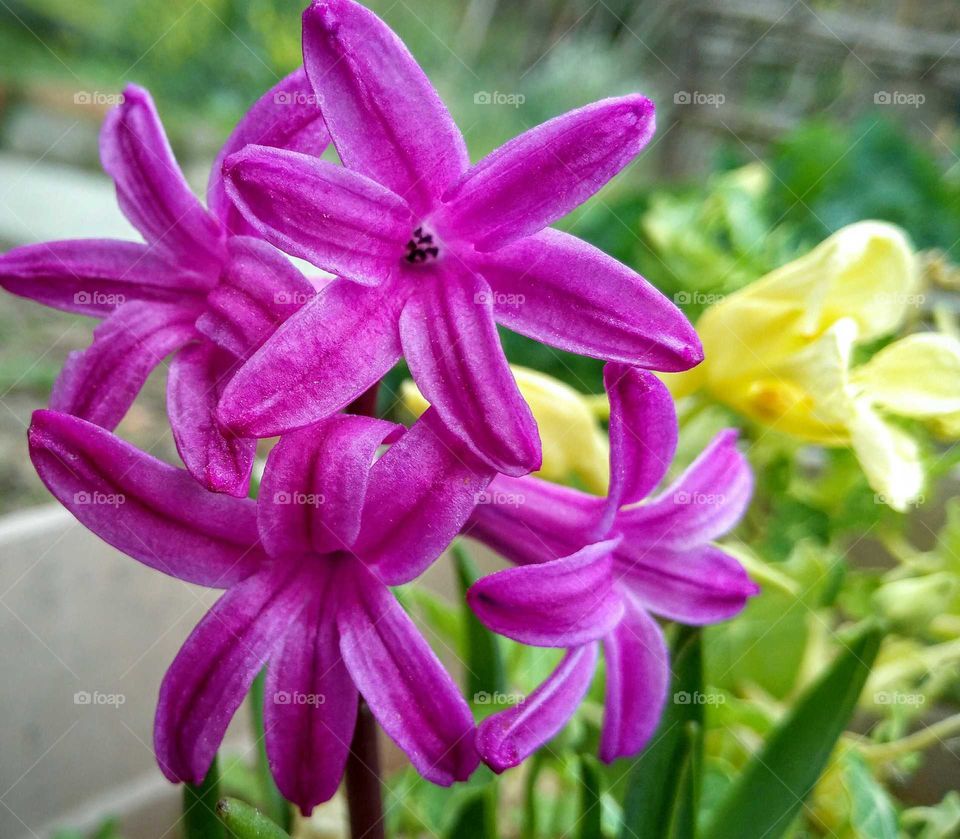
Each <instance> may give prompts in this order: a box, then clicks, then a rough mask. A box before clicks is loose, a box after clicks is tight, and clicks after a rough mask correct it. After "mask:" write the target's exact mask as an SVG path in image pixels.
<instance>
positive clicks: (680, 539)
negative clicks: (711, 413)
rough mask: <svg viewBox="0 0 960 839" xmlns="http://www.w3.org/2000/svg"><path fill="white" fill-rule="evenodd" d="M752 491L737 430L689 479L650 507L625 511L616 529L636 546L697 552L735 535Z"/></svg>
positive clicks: (705, 455) (720, 438) (722, 437)
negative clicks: (731, 533) (725, 535)
mask: <svg viewBox="0 0 960 839" xmlns="http://www.w3.org/2000/svg"><path fill="white" fill-rule="evenodd" d="M752 491H753V474H752V473H751V471H750V465H749V464H748V463H747V459H746V458H745V457H744V456H743V455H742V454H741V453H740V452H739V451H738V450H737V432H736V430H735V429H732V428H730V429H727V430H725V431H721V432H720V433H719V434H717V435H716V437H714V438H713V440H712V441H711V443H710V445H709V446H707V447H706V448H705V449H704V450H703V451H702V452H701V453H700V455H699V456H698V457H697V459H696V460H694V461H693V463H691V464H690V466H689V467H687V469H686V470H685V471H684V473H683V474H682V475H681V476H680V477H679V478H678V479H677V480H676V481H674V482H673V483H672V484H671V485H670V486H669V487H668V488H667V489H666V490H664V492H662V493H661V494H660V495H658V496H657V497H656V498H654V499H652V500H651V501H650V503H648V504H641V505H640V506H638V507H633V508H631V509H629V510H623V511H622V512H621V513H620V515H619V517H618V519H617V527H618V528H619V529H620V530H621V531H622V532H623V533H624V535H625V537H626V538H627V539H629V540H630V541H632V542H633V543H635V544H644V545H653V546H656V547H665V548H671V549H676V550H682V549H684V548H695V547H696V546H697V545H701V544H703V543H704V542H709V541H711V540H713V539H717V538H719V537H720V536H722V535H723V534H725V533H727V532H728V531H729V530H731V529H732V528H733V527H734V526H735V525H736V523H737V522H738V521H740V518H741V517H742V516H743V513H744V511H745V510H746V508H747V505H748V504H749V503H750V495H751V493H752Z"/></svg>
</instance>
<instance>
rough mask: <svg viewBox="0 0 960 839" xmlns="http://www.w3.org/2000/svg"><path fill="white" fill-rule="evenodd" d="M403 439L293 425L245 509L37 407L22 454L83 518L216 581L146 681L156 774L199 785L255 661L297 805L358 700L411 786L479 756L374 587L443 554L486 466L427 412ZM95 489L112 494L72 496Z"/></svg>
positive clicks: (403, 622)
mask: <svg viewBox="0 0 960 839" xmlns="http://www.w3.org/2000/svg"><path fill="white" fill-rule="evenodd" d="M401 431H402V429H401V428H400V427H399V426H396V425H394V424H392V423H388V422H385V421H383V420H377V419H372V418H370V417H360V416H352V415H347V414H340V415H338V416H336V417H332V418H330V419H328V420H326V421H324V422H323V423H321V424H319V425H317V426H315V427H312V428H308V429H303V430H301V431H298V432H295V433H292V434H289V435H287V436H285V437H284V438H283V439H282V440H281V441H280V442H279V443H278V444H277V446H276V447H275V448H274V449H273V450H272V452H271V454H270V456H269V458H268V460H267V466H266V471H265V473H264V478H263V483H262V485H261V488H260V495H259V499H258V500H257V501H253V500H250V499H239V498H233V497H231V496H228V495H223V494H217V493H213V492H209V491H207V490H206V489H204V488H203V487H202V486H201V485H200V484H198V483H197V482H196V481H194V480H193V479H192V478H191V477H190V476H189V475H188V474H187V473H186V472H185V471H183V470H181V469H177V468H175V467H173V466H170V465H168V464H166V463H163V462H161V461H159V460H156V459H155V458H153V457H151V456H150V455H148V454H146V453H144V452H142V451H139V450H138V449H136V448H135V447H133V446H131V445H130V444H128V443H126V442H124V441H122V440H120V439H119V438H117V437H116V436H114V435H113V434H111V433H109V432H108V431H105V430H104V429H102V428H100V427H98V426H96V425H93V424H91V423H88V422H86V421H84V420H81V419H77V418H76V417H72V416H69V415H66V414H60V413H56V412H52V411H38V412H37V413H36V414H34V420H33V424H32V426H31V429H30V454H31V458H32V459H33V463H34V465H35V466H36V469H37V472H38V473H39V475H40V477H41V478H42V479H43V481H44V483H45V484H46V485H47V487H48V488H49V489H50V491H51V492H52V493H53V494H54V495H55V496H56V497H57V499H59V501H60V502H61V503H62V504H63V505H64V506H65V507H66V508H67V509H69V510H70V511H71V512H72V513H73V514H74V516H76V518H77V519H78V520H79V521H80V522H81V523H82V524H84V525H85V526H86V527H88V528H89V529H90V530H92V531H93V532H94V533H96V534H98V535H99V536H100V537H101V538H103V539H105V540H106V541H107V542H109V543H110V544H111V545H113V546H114V547H116V548H118V549H119V550H121V551H123V552H124V553H126V554H128V555H130V556H132V557H133V558H135V559H137V560H139V561H140V562H142V563H144V564H146V565H148V566H150V567H152V568H156V569H158V570H160V571H163V572H164V573H166V574H169V575H171V576H174V577H177V578H179V579H182V580H186V581H187V582H191V583H197V584H199V585H204V586H209V587H212V588H222V589H226V592H225V593H224V594H223V595H222V596H221V598H220V599H219V600H218V601H217V602H216V604H215V605H214V606H213V607H212V608H211V609H210V611H209V612H208V613H207V615H206V616H205V617H204V618H203V619H202V620H201V621H200V623H199V624H198V625H197V627H196V628H195V629H194V630H193V632H192V633H191V635H190V637H189V638H188V639H187V640H186V642H185V643H184V645H183V647H182V649H181V650H180V652H179V654H178V655H177V657H176V659H175V660H174V662H173V664H172V665H171V666H170V669H169V670H168V671H167V674H166V676H165V678H164V680H163V685H162V687H161V689H160V701H159V705H158V708H157V717H156V725H155V736H154V744H155V749H156V754H157V761H158V763H159V765H160V767H161V769H162V770H163V772H164V774H165V775H166V776H167V777H168V778H169V779H170V780H172V781H189V782H192V783H197V782H199V781H201V780H202V779H203V777H204V776H205V775H206V773H207V771H208V769H209V767H210V764H211V762H212V760H213V757H214V754H215V753H216V750H217V748H218V747H219V745H220V742H221V740H222V738H223V736H224V733H225V731H226V729H227V725H228V723H229V721H230V718H231V717H232V716H233V714H234V712H235V711H236V710H237V708H238V707H239V706H240V703H241V702H242V701H243V698H244V696H245V695H246V693H247V691H248V690H249V688H250V685H251V683H252V681H253V679H254V677H255V676H256V674H257V673H258V672H259V671H260V670H261V669H262V668H263V667H264V665H265V664H266V663H267V662H268V661H269V666H268V668H267V680H266V703H265V705H266V707H265V729H266V748H267V754H268V757H269V759H270V765H271V768H272V770H273V773H274V776H275V778H276V780H277V784H278V785H279V787H280V790H281V791H282V792H283V794H284V796H285V797H286V798H288V799H289V800H291V801H293V802H295V803H296V804H298V805H299V806H300V808H301V809H302V810H303V811H304V813H309V812H310V810H311V809H312V808H313V806H314V805H316V804H318V803H320V802H322V801H325V800H327V799H328V798H330V796H332V795H333V794H334V792H335V791H336V789H337V786H338V784H339V782H340V778H341V775H342V774H343V769H344V765H345V762H346V759H347V753H348V749H349V744H350V741H351V737H352V734H353V728H354V723H355V719H356V714H357V704H358V696H362V697H363V698H364V699H365V700H366V702H367V703H368V705H369V706H370V709H371V711H372V712H373V715H374V717H375V718H376V719H377V721H378V722H379V723H380V725H381V726H382V727H383V729H384V730H385V731H386V732H387V734H388V735H390V737H392V738H393V739H394V740H395V741H396V743H397V744H398V745H399V746H400V748H402V749H403V750H404V751H405V752H406V753H407V754H408V755H409V757H410V760H411V762H412V763H413V765H414V766H415V767H416V768H417V770H418V771H419V772H420V773H421V774H422V775H423V776H424V777H425V778H428V779H429V780H431V781H433V782H434V783H437V784H443V785H449V784H451V783H452V782H454V781H456V780H463V779H465V778H466V777H467V776H469V775H470V773H471V772H472V771H473V769H474V768H475V767H476V765H477V764H478V762H479V759H478V756H477V754H476V750H475V747H474V733H475V729H474V722H473V717H472V715H471V713H470V709H469V707H468V705H467V703H466V702H465V701H464V699H463V697H462V696H461V695H460V693H459V691H458V690H457V687H456V685H455V683H454V682H453V680H452V679H451V678H450V676H449V675H448V674H447V672H446V671H445V670H444V669H443V667H442V665H441V664H440V662H439V661H438V659H437V658H436V656H435V655H434V654H433V652H432V651H431V649H430V647H429V646H428V644H427V643H426V641H425V640H424V639H423V637H422V636H421V635H420V634H419V633H418V632H417V630H416V628H415V627H414V625H413V623H412V621H411V620H410V618H409V617H408V616H407V614H406V613H405V612H404V611H403V609H402V608H401V607H400V605H399V603H398V602H397V600H396V598H395V597H394V596H393V594H391V592H390V590H389V589H388V588H387V586H388V585H399V584H401V583H405V582H408V581H409V580H412V579H413V578H414V577H416V576H417V575H418V574H420V573H421V572H422V571H423V570H424V568H425V567H426V566H427V565H428V564H429V563H430V562H431V561H433V560H434V559H435V558H436V557H437V556H438V555H439V554H440V553H441V552H442V551H443V549H444V548H446V546H447V544H448V543H449V542H450V541H451V540H452V539H453V538H454V537H455V536H456V534H457V533H458V531H459V530H460V528H461V527H462V525H463V524H464V522H466V520H467V518H468V517H469V515H470V512H471V511H472V509H473V506H474V504H475V500H476V497H477V494H478V493H482V492H483V491H484V489H485V488H486V486H487V484H488V483H489V481H490V478H491V477H492V475H493V473H492V470H490V469H489V467H487V466H486V464H484V463H483V462H482V461H480V460H479V459H477V458H475V457H474V456H473V455H472V454H471V453H470V452H469V451H468V450H466V449H465V448H464V447H463V446H462V444H460V443H459V442H458V441H457V440H456V438H453V437H452V436H451V435H450V434H449V432H448V431H447V430H446V429H445V427H444V426H443V424H442V423H440V422H439V421H438V420H437V418H436V415H435V413H434V412H432V411H428V412H427V413H426V414H424V416H423V417H422V418H421V419H420V420H419V421H418V422H417V423H416V424H415V425H414V426H413V427H412V428H411V429H410V430H409V431H406V432H405V433H402V435H401V434H400V432H401ZM391 440H396V442H393V444H392V445H391V446H390V448H389V449H388V450H387V451H386V453H385V454H383V455H382V456H381V457H379V459H375V458H376V454H377V451H378V448H379V447H380V446H381V444H382V443H383V442H384V441H391ZM98 493H100V494H103V495H108V496H112V497H120V498H123V500H124V503H122V504H120V505H114V506H105V505H97V504H85V503H83V501H84V500H85V499H87V498H90V497H96V494H98Z"/></svg>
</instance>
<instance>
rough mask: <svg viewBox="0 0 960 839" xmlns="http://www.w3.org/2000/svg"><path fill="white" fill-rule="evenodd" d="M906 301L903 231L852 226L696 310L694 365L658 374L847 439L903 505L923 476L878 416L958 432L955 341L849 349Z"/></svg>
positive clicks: (904, 443)
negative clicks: (861, 358) (864, 355)
mask: <svg viewBox="0 0 960 839" xmlns="http://www.w3.org/2000/svg"><path fill="white" fill-rule="evenodd" d="M918 300H919V276H918V271H917V265H916V259H915V257H914V255H913V252H912V251H911V249H910V246H909V245H908V243H907V240H906V237H905V236H904V234H903V233H902V232H901V231H900V230H899V229H898V228H896V227H893V226H892V225H889V224H885V223H882V222H874V221H867V222H860V223H858V224H853V225H850V226H849V227H845V228H843V229H842V230H840V231H838V232H837V233H835V234H834V235H833V236H831V237H830V238H829V239H827V240H826V241H824V242H822V243H821V244H820V245H818V246H817V247H816V248H814V249H813V250H812V251H811V252H810V253H808V254H806V255H805V256H803V257H801V258H800V259H797V260H795V261H794V262H791V263H789V264H788V265H784V266H783V267H781V268H778V269H777V270H775V271H773V272H771V273H770V274H768V275H767V276H765V277H763V278H762V279H760V280H758V281H757V282H756V283H753V284H751V285H749V286H747V287H745V288H743V289H741V290H740V291H738V292H736V293H735V294H732V295H730V296H728V297H727V298H725V299H724V300H722V301H720V302H719V303H717V304H716V305H714V306H712V307H711V308H710V309H708V310H707V311H706V312H705V313H704V315H703V317H702V318H701V319H700V322H699V323H698V324H697V331H698V332H699V333H700V338H701V340H702V341H703V346H704V353H705V360H704V362H703V364H701V365H700V367H699V368H697V369H695V370H693V371H690V372H689V373H682V374H676V375H665V376H664V379H665V381H667V383H668V385H669V386H670V388H671V390H672V392H673V393H674V395H675V396H678V397H679V396H684V395H687V394H689V393H693V392H694V391H696V390H699V389H704V390H706V391H708V392H709V393H710V394H711V395H712V396H713V397H714V398H715V399H717V400H718V401H721V402H724V403H726V404H728V405H730V406H731V407H733V408H735V409H736V410H738V411H740V412H742V413H743V414H745V415H747V416H749V417H751V418H752V419H754V420H756V421H757V422H760V423H763V424H766V425H769V426H771V427H773V428H776V429H778V430H780V431H783V432H785V433H787V434H791V435H793V436H795V437H798V438H800V439H802V440H806V441H809V442H814V443H820V444H822V445H830V446H850V447H851V448H852V449H853V451H854V453H855V454H856V455H857V458H858V459H859V461H860V463H861V465H862V467H863V469H864V472H865V474H866V476H867V479H868V481H869V482H870V485H871V486H872V487H873V489H874V491H875V492H877V494H878V497H879V498H880V499H881V500H883V501H884V502H886V503H888V504H889V505H890V506H891V507H893V508H894V509H897V510H903V509H905V508H906V506H907V505H908V504H909V503H910V502H911V501H913V500H915V499H916V498H917V497H918V496H919V494H920V491H921V489H922V484H923V474H922V471H921V468H920V457H919V449H918V446H917V444H916V442H915V441H914V440H913V439H912V438H911V437H910V436H909V435H907V434H905V433H904V432H903V431H902V430H900V429H899V428H898V427H896V426H895V425H893V424H892V423H891V422H889V418H890V417H891V416H892V415H895V416H902V417H910V418H915V419H920V420H923V421H925V422H928V423H930V424H932V425H935V426H936V429H937V430H939V431H940V432H941V433H944V432H946V433H949V432H950V431H951V430H954V429H955V430H957V431H960V421H958V418H960V342H958V341H957V339H955V338H952V337H949V336H946V335H942V334H935V333H924V334H917V335H911V336H908V337H906V338H903V339H901V340H899V341H896V342H894V343H892V344H890V345H888V346H887V347H885V348H884V349H883V350H881V351H880V352H878V353H876V354H875V355H874V356H873V358H871V359H870V360H869V361H868V362H867V363H866V364H863V365H860V366H858V367H853V368H852V367H851V357H852V353H853V349H854V346H855V345H856V344H857V343H859V342H864V341H871V340H874V339H876V338H880V337H883V336H885V335H889V334H891V333H893V332H895V331H896V330H897V329H898V328H899V327H900V326H902V324H903V322H904V320H905V318H906V316H907V314H908V312H909V309H910V307H911V306H912V305H914V304H915V303H916V302H917V301H918ZM951 423H952V425H951Z"/></svg>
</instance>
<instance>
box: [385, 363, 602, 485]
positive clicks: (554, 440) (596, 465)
mask: <svg viewBox="0 0 960 839" xmlns="http://www.w3.org/2000/svg"><path fill="white" fill-rule="evenodd" d="M510 369H511V370H512V371H513V375H514V377H515V378H516V380H517V385H518V386H519V388H520V392H521V393H522V394H523V397H524V399H526V400H527V403H528V404H529V405H530V408H531V410H532V411H533V416H534V418H535V419H536V420H537V425H538V426H539V427H540V441H541V443H542V445H543V465H542V467H541V469H540V471H539V472H537V473H536V474H537V475H539V476H540V477H542V478H545V479H546V480H549V481H556V482H560V483H573V484H575V485H577V486H580V487H581V488H583V489H584V490H586V491H588V492H593V493H596V494H597V495H604V494H605V493H606V491H607V483H608V481H609V467H608V452H609V448H608V443H607V437H606V435H605V434H604V433H603V429H602V428H601V427H600V425H599V423H598V422H597V419H596V418H595V416H594V412H593V410H592V409H591V405H592V403H591V401H590V399H589V397H585V396H584V395H583V394H581V393H579V392H578V391H576V390H574V389H573V388H572V387H570V386H569V385H567V384H565V383H564V382H561V381H559V380H557V379H554V378H553V377H552V376H547V375H545V374H544V373H540V372H538V371H536V370H531V369H529V368H527V367H519V366H516V365H511V366H510ZM400 400H401V404H402V405H403V407H404V408H405V409H406V410H407V411H408V412H409V413H410V414H411V415H412V416H415V417H416V416H419V415H420V414H422V413H423V412H424V411H425V410H426V409H427V405H428V403H427V400H426V399H424V398H423V395H422V394H421V393H420V391H419V390H418V389H417V386H416V385H415V384H414V383H413V382H411V381H406V382H404V383H403V384H402V385H401V387H400Z"/></svg>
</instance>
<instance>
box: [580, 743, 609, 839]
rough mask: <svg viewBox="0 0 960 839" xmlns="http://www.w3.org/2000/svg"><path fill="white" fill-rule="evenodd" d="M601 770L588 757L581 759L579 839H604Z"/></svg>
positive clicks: (584, 756)
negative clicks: (601, 826) (601, 822)
mask: <svg viewBox="0 0 960 839" xmlns="http://www.w3.org/2000/svg"><path fill="white" fill-rule="evenodd" d="M600 792H601V790H600V770H599V767H598V766H597V763H596V761H595V760H594V759H593V758H591V757H589V756H588V755H583V756H582V757H581V758H580V820H579V821H578V823H577V830H578V832H577V836H578V837H579V839H603V832H602V830H601V828H600V815H601V812H602V810H601V806H600Z"/></svg>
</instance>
